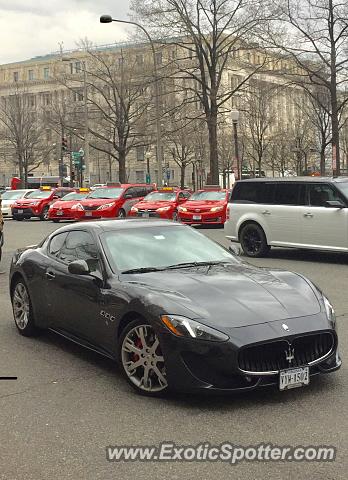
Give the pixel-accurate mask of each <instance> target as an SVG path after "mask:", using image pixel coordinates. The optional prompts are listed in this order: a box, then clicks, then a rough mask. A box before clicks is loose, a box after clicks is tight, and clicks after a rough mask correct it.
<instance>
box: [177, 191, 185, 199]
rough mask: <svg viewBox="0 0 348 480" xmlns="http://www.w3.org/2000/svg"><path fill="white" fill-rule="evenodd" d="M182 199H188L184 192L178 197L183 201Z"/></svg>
mask: <svg viewBox="0 0 348 480" xmlns="http://www.w3.org/2000/svg"><path fill="white" fill-rule="evenodd" d="M182 198H187V197H186V195H185V194H184V192H180V193H179V195H178V199H179V200H181V199H182Z"/></svg>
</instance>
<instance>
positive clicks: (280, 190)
mask: <svg viewBox="0 0 348 480" xmlns="http://www.w3.org/2000/svg"><path fill="white" fill-rule="evenodd" d="M304 191H305V190H304V185H301V184H299V183H285V182H280V183H277V186H276V189H275V192H274V199H273V203H275V204H276V205H304Z"/></svg>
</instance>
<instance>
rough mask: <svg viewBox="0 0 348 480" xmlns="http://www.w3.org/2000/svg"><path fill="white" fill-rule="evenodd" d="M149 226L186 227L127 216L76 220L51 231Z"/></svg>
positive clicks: (110, 230) (106, 230)
mask: <svg viewBox="0 0 348 480" xmlns="http://www.w3.org/2000/svg"><path fill="white" fill-rule="evenodd" d="M151 227H180V228H187V225H184V224H182V223H177V222H172V221H171V220H161V219H152V220H149V219H146V218H134V219H133V218H127V219H110V220H97V221H90V222H89V221H86V222H78V223H74V224H72V225H65V226H64V227H61V228H59V229H58V230H55V231H54V232H53V234H51V235H54V234H55V233H58V232H64V231H72V230H91V231H93V230H94V231H95V232H97V233H102V232H113V231H115V232H116V231H118V230H128V229H136V228H151Z"/></svg>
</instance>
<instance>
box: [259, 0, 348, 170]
mask: <svg viewBox="0 0 348 480" xmlns="http://www.w3.org/2000/svg"><path fill="white" fill-rule="evenodd" d="M274 4H275V5H277V7H278V20H280V22H281V23H282V24H283V25H284V27H285V31H284V32H283V33H284V34H283V35H282V36H280V35H279V34H278V33H277V34H274V33H273V32H272V31H271V30H272V29H270V35H269V38H268V40H270V42H271V44H272V45H273V46H275V47H276V48H278V49H279V48H280V49H281V50H282V51H283V52H285V53H286V54H287V55H290V57H291V59H292V60H293V61H294V62H296V63H297V65H298V67H299V71H298V72H297V73H298V75H299V76H300V77H301V81H302V84H303V86H304V87H305V88H307V91H308V92H309V94H311V92H312V91H313V89H312V87H313V86H317V87H319V89H320V90H326V92H327V95H328V97H329V108H328V105H327V104H326V101H325V102H324V103H323V104H322V105H321V106H322V108H325V109H327V112H328V114H329V116H330V120H331V124H332V140H331V143H332V151H333V160H334V162H335V163H336V173H337V174H338V175H339V174H340V148H339V146H340V144H339V133H340V118H341V116H342V114H343V110H344V108H345V106H346V104H347V102H348V96H347V95H346V94H344V93H343V92H344V90H345V89H346V87H347V86H348V56H347V41H348V3H347V2H345V1H342V0H301V1H299V0H296V1H292V0H274ZM278 26H279V23H277V24H276V28H277V32H278ZM314 91H315V90H314Z"/></svg>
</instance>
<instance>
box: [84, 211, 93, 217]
mask: <svg viewBox="0 0 348 480" xmlns="http://www.w3.org/2000/svg"><path fill="white" fill-rule="evenodd" d="M85 215H86V217H91V216H92V215H93V214H92V212H85Z"/></svg>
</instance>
